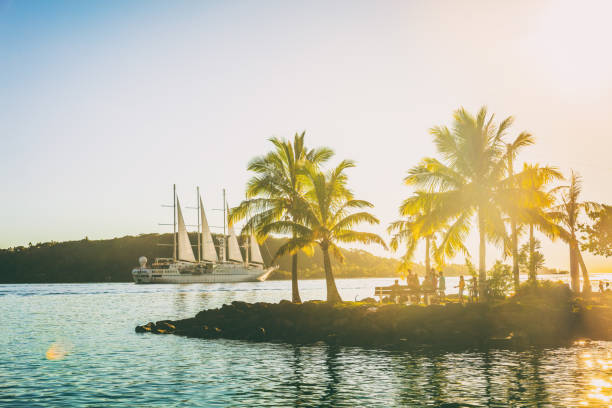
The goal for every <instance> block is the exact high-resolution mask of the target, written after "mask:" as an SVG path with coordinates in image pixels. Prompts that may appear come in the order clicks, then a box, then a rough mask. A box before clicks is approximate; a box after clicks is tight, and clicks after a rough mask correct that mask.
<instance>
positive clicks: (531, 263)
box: [529, 224, 536, 282]
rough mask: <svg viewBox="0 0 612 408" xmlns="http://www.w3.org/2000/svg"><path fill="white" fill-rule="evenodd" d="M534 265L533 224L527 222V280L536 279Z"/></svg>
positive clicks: (532, 280) (533, 280)
mask: <svg viewBox="0 0 612 408" xmlns="http://www.w3.org/2000/svg"><path fill="white" fill-rule="evenodd" d="M535 268H536V265H535V238H534V237H533V224H529V280H530V281H531V282H535V281H536V270H535Z"/></svg>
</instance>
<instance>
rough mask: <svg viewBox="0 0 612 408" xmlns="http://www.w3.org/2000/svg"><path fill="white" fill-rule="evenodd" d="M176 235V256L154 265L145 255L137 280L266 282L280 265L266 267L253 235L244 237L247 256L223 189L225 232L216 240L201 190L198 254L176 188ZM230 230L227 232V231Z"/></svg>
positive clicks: (138, 281)
mask: <svg viewBox="0 0 612 408" xmlns="http://www.w3.org/2000/svg"><path fill="white" fill-rule="evenodd" d="M173 192H174V199H173V205H172V208H173V209H174V224H173V225H174V234H173V241H174V242H173V244H172V247H173V248H172V254H173V256H172V258H156V259H155V260H154V261H153V263H152V264H151V265H148V264H147V262H148V259H147V258H146V257H144V256H141V257H140V258H139V259H138V263H139V264H140V266H139V267H137V268H134V269H133V270H132V277H133V279H134V282H136V283H229V282H256V281H264V280H266V279H267V278H268V276H269V275H270V273H272V272H273V271H274V270H276V269H277V268H278V266H273V267H268V268H266V267H264V261H263V257H262V256H261V250H260V248H259V244H258V243H257V240H256V239H255V236H254V235H253V234H249V235H248V236H246V237H244V240H243V241H244V242H245V246H244V247H245V255H246V259H244V258H243V256H242V252H241V250H240V244H239V243H238V237H237V236H236V233H235V232H234V228H233V227H232V226H230V225H228V226H227V230H226V224H227V211H226V209H227V203H226V201H225V190H223V203H224V208H223V220H224V221H223V235H222V236H221V237H218V238H217V241H216V242H215V240H214V239H213V235H212V233H211V231H210V227H209V225H208V221H207V219H206V214H205V213H204V206H203V205H202V198H201V197H200V194H199V189H198V194H197V195H198V207H197V210H198V244H197V246H196V247H197V257H196V255H195V254H194V252H193V248H192V245H191V241H190V240H189V234H188V233H187V227H186V225H185V220H184V218H183V212H182V211H181V205H180V203H179V199H178V197H177V195H176V186H174V188H173ZM226 231H227V233H226Z"/></svg>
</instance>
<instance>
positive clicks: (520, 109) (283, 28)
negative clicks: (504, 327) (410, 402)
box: [0, 0, 612, 271]
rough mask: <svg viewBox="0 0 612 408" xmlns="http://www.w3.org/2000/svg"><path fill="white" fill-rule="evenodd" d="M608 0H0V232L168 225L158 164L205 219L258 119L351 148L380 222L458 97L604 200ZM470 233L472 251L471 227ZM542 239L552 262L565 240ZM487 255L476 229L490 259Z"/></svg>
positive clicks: (232, 194) (22, 234) (24, 236)
mask: <svg viewBox="0 0 612 408" xmlns="http://www.w3.org/2000/svg"><path fill="white" fill-rule="evenodd" d="M611 12H612V4H611V3H609V2H607V1H580V2H578V1H576V2H569V1H562V0H559V1H514V2H490V1H462V2H456V1H430V2H425V1H398V2H394V1H379V2H372V1H363V2H362V1H354V0H352V1H308V2H298V1H278V2H276V1H257V2H255V1H232V2H223V1H215V2H206V1H173V2H167V1H112V0H111V1H86V2H84V1H55V2H49V1H35V0H33V1H27V2H26V1H11V0H0V183H1V186H2V188H1V191H2V197H1V200H0V248H6V247H11V246H16V245H27V244H28V243H29V242H32V243H36V242H45V241H51V240H55V241H63V240H74V239H82V238H83V237H85V236H87V237H89V238H90V239H103V238H112V237H116V236H123V235H127V234H130V235H134V234H140V233H147V232H167V231H168V227H166V226H160V225H158V223H166V222H169V221H170V220H171V217H172V210H168V209H167V208H164V207H161V204H170V203H171V202H172V184H173V183H176V184H177V191H178V193H179V197H180V198H181V202H182V203H184V205H185V206H188V205H195V204H196V195H195V187H196V186H199V187H200V190H201V192H202V196H203V200H204V203H205V207H206V209H207V211H208V213H209V217H210V218H211V220H210V223H211V224H213V225H220V224H221V222H222V220H221V218H220V217H219V213H218V212H214V211H212V209H213V208H221V205H222V199H221V189H222V188H226V189H227V192H228V199H229V202H230V205H236V204H238V203H239V201H240V200H241V199H242V198H243V197H244V186H245V183H246V181H247V180H248V178H249V174H248V172H247V170H246V165H247V162H248V161H249V160H250V159H251V158H253V157H254V156H256V155H259V154H263V153H265V152H266V151H268V150H269V149H270V143H269V142H268V141H267V139H268V138H269V137H271V136H279V137H292V136H293V134H294V133H295V132H302V131H306V135H307V136H306V141H307V144H308V145H309V146H321V145H325V146H328V147H331V148H332V149H333V150H334V151H335V152H336V156H335V161H334V163H335V162H337V161H339V160H341V159H344V158H350V159H353V160H355V161H356V162H357V167H356V168H354V169H351V170H349V177H350V187H351V188H352V189H353V191H354V192H355V195H356V196H357V197H358V198H361V199H366V200H369V201H371V202H372V203H374V204H375V208H374V210H373V212H374V214H375V215H376V216H378V218H380V220H381V225H380V226H379V227H373V228H371V229H369V230H372V231H376V232H379V233H381V234H382V235H384V236H386V233H385V230H386V226H387V225H388V224H389V222H391V221H393V220H395V219H397V218H398V215H397V208H398V206H399V204H400V202H401V201H402V200H403V199H404V198H406V197H407V196H409V195H410V193H411V191H412V190H411V189H410V188H408V187H406V186H404V185H403V184H402V180H403V178H404V177H405V175H406V172H407V170H408V169H409V168H410V167H412V166H413V165H415V164H416V163H417V162H418V161H419V160H420V159H421V158H422V157H425V156H435V154H436V152H435V149H434V146H433V144H432V143H431V136H430V135H429V133H428V130H429V129H430V128H431V127H432V126H436V125H450V122H451V119H452V113H453V111H454V110H455V109H457V108H459V107H460V106H463V107H465V108H466V109H468V110H470V111H472V112H476V111H477V110H478V109H479V108H480V107H481V106H483V105H486V106H487V107H488V109H489V111H490V112H492V113H495V114H496V118H499V119H500V120H501V119H503V118H505V117H506V116H509V115H512V116H514V117H515V119H516V120H515V124H514V126H513V127H512V128H511V131H510V134H509V136H510V137H513V136H515V135H518V133H520V132H521V131H529V132H530V133H532V134H533V135H534V136H535V138H536V141H537V143H536V145H535V146H533V147H531V148H529V149H528V150H525V151H524V153H523V154H522V155H521V156H520V157H519V160H518V161H519V163H518V164H517V167H518V166H520V165H521V162H523V161H527V162H537V163H540V164H542V165H552V166H557V167H558V168H559V169H560V170H561V171H562V172H563V173H565V174H568V173H569V171H570V169H574V170H576V171H577V172H579V173H580V174H581V175H582V177H583V179H584V186H583V187H584V188H583V198H584V199H585V200H592V201H598V202H606V203H611V202H612V188H610V187H611V186H612V182H611V181H610V179H611V178H612V163H611V162H610V159H609V158H610V154H611V152H612V53H610V47H609V42H610V39H611V38H612V25H610V24H609V21H608V17H609V15H610V13H611ZM185 213H186V216H187V218H188V220H187V222H188V223H189V222H195V217H196V214H195V211H191V212H189V210H185ZM190 218H193V220H191V221H190ZM468 247H469V248H470V250H471V252H472V256H473V258H474V259H477V241H476V237H475V236H471V237H470V239H469V242H468ZM543 249H544V254H545V256H546V264H547V266H549V267H554V268H564V269H567V267H568V249H567V247H566V246H565V245H563V244H561V243H551V242H549V241H548V240H546V239H543ZM368 250H370V251H372V252H374V253H376V254H379V255H386V256H398V255H399V254H390V253H387V252H385V251H384V250H382V249H379V248H374V247H372V248H368ZM138 255H140V254H135V255H134V256H135V259H136V258H137V256H138ZM500 257H501V251H500V250H499V249H498V248H494V247H490V248H488V262H489V264H491V263H492V262H494V261H495V259H498V258H500ZM416 260H417V261H420V260H422V251H421V250H420V249H419V251H418V255H417V258H416ZM585 260H586V262H587V264H588V265H589V266H590V268H591V270H593V271H603V270H604V269H610V270H612V259H608V260H606V259H605V258H601V257H594V256H590V255H588V256H586V255H585ZM455 261H456V262H458V263H463V259H462V257H461V258H457V259H456V260H455Z"/></svg>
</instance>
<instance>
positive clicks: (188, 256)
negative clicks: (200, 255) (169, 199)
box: [176, 197, 196, 262]
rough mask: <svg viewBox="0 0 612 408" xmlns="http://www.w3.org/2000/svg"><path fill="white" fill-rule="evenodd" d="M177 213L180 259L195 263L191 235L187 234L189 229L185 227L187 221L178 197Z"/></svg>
mask: <svg viewBox="0 0 612 408" xmlns="http://www.w3.org/2000/svg"><path fill="white" fill-rule="evenodd" d="M176 212H177V218H178V242H177V243H178V259H180V260H181V261H187V262H195V261H196V259H195V256H193V249H192V248H191V242H190V241H189V235H188V234H187V228H186V227H185V220H184V219H183V212H182V211H181V205H180V204H179V200H178V197H177V198H176Z"/></svg>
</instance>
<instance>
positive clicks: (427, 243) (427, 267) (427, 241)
mask: <svg viewBox="0 0 612 408" xmlns="http://www.w3.org/2000/svg"><path fill="white" fill-rule="evenodd" d="M429 246H430V238H429V237H427V238H425V276H429V272H430V271H431V262H430V260H429Z"/></svg>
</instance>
